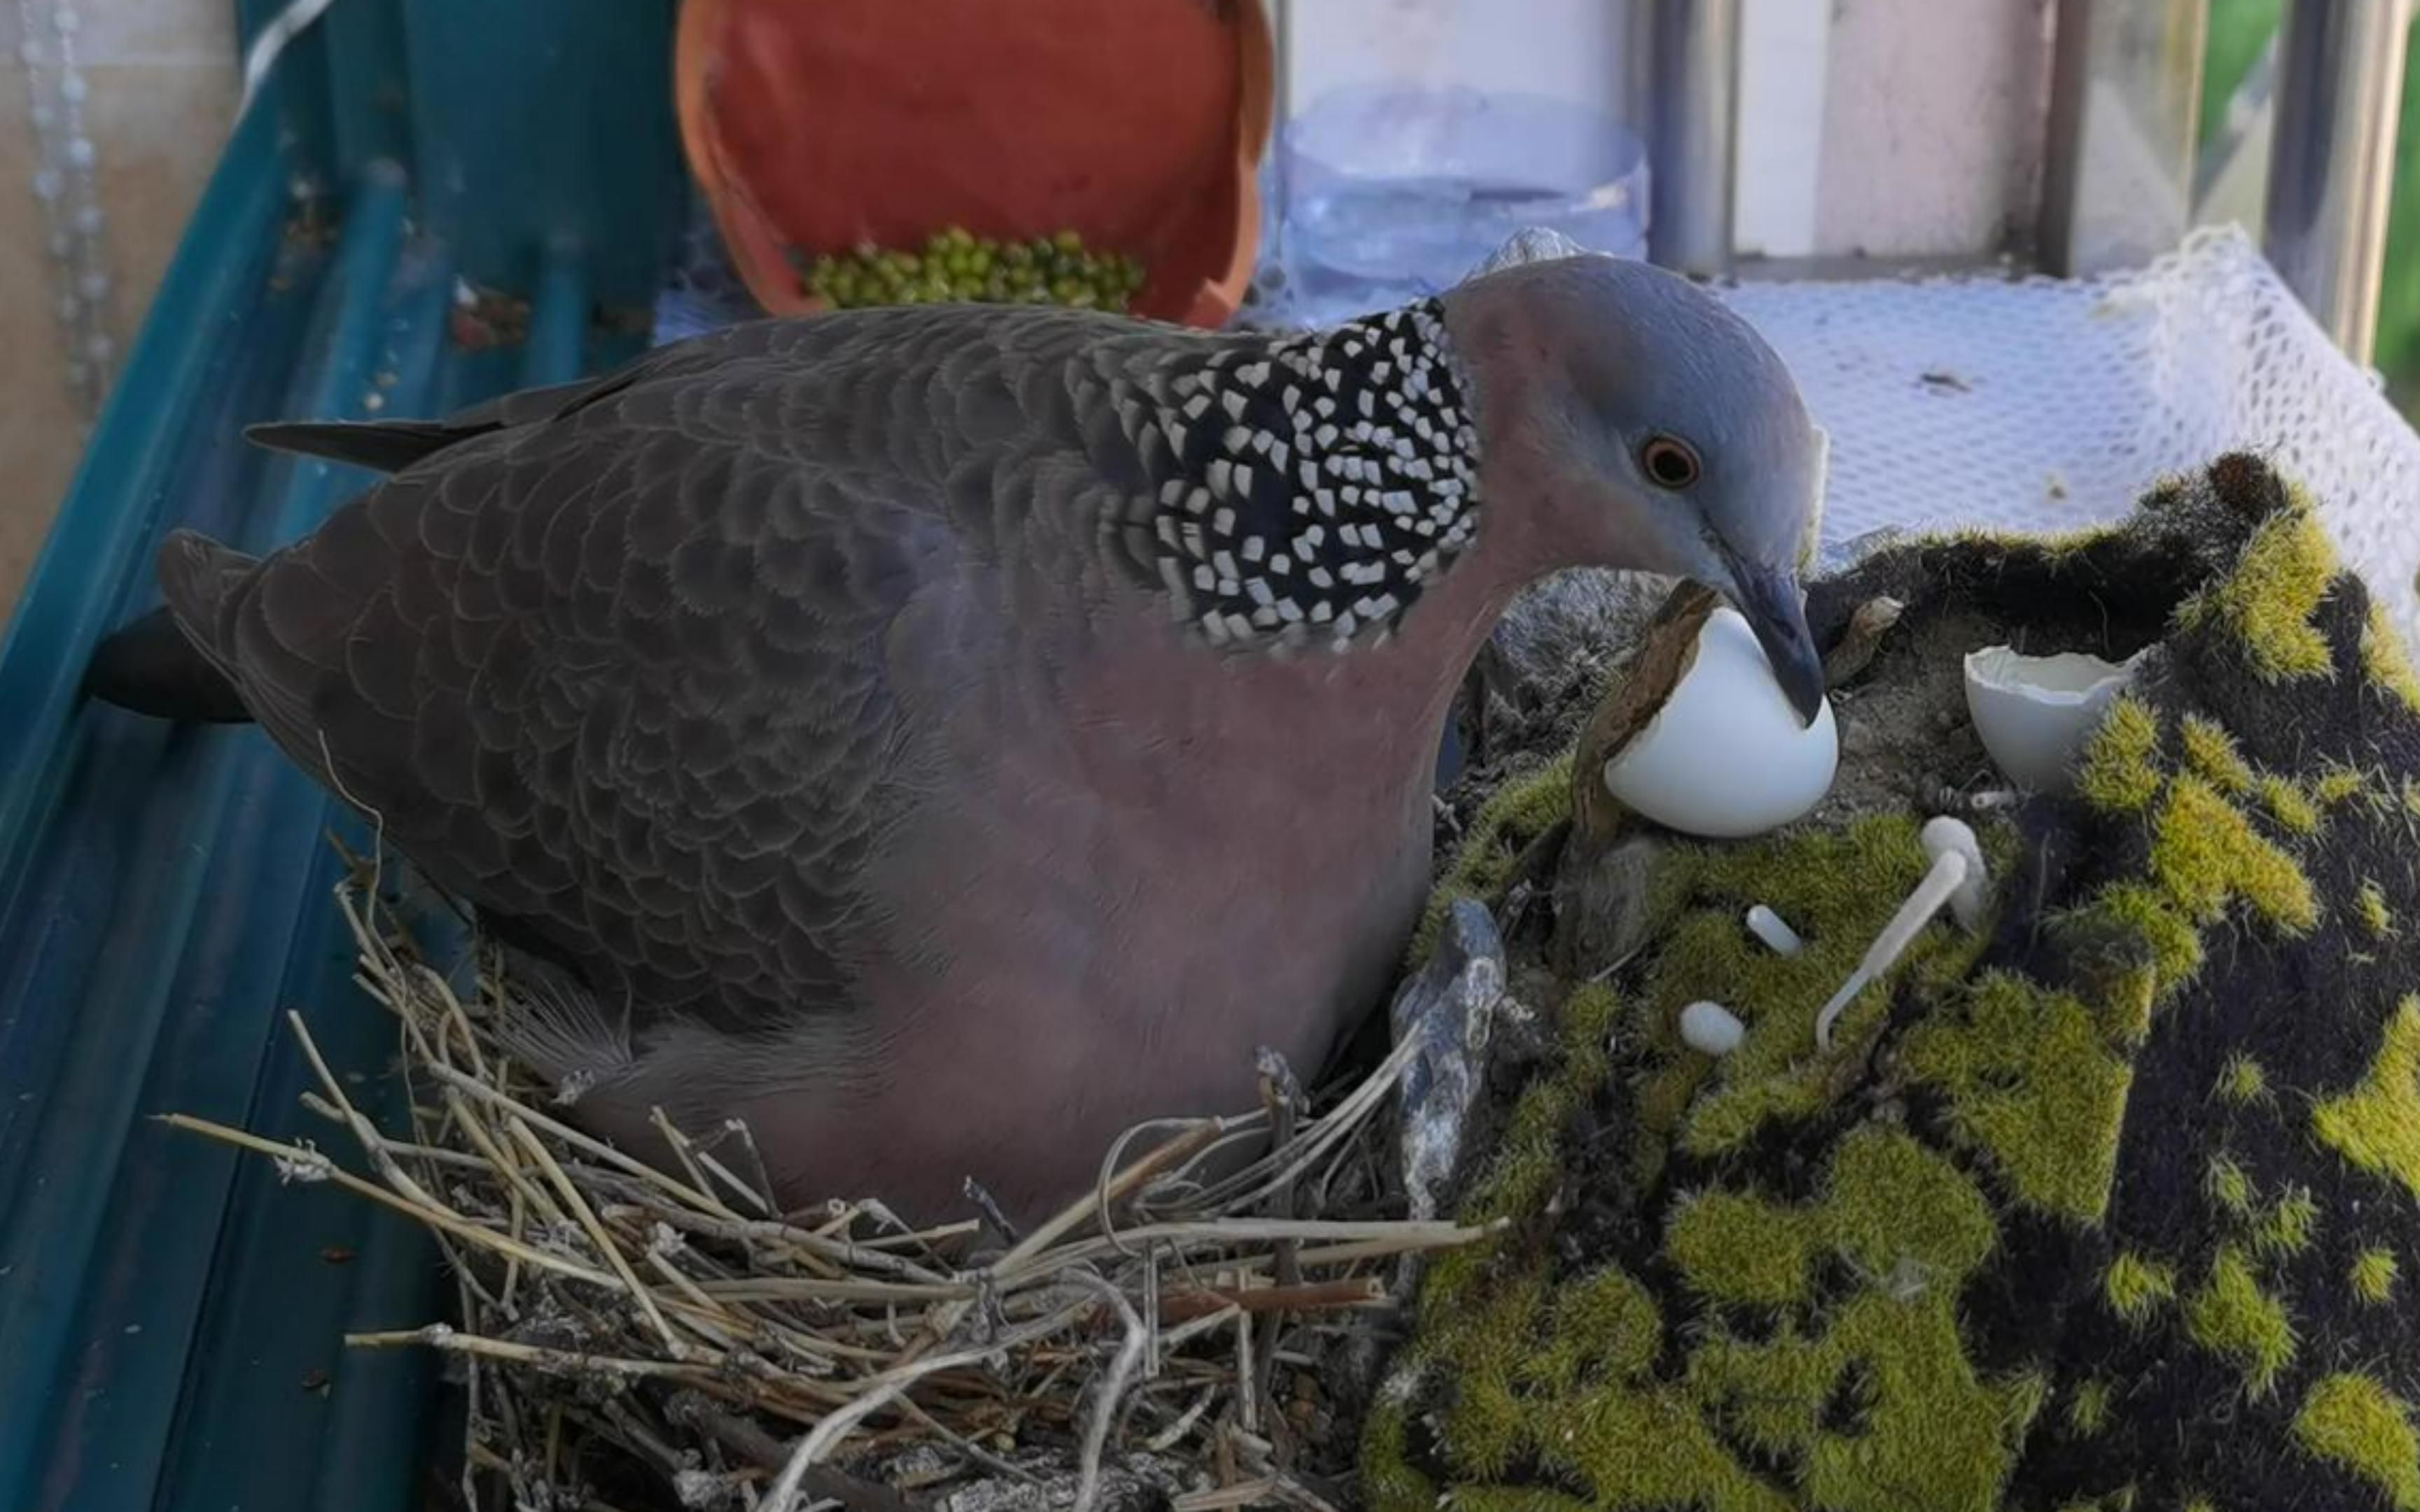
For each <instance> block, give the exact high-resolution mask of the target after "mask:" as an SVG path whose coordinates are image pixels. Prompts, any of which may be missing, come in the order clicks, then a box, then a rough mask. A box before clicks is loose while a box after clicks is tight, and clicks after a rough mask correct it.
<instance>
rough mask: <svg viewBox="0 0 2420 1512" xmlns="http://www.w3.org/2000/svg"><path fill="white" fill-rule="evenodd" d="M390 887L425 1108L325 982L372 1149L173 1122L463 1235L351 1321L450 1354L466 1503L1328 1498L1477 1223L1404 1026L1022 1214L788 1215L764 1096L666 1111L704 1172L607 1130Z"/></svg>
mask: <svg viewBox="0 0 2420 1512" xmlns="http://www.w3.org/2000/svg"><path fill="white" fill-rule="evenodd" d="M378 897H379V894H378V891H377V887H376V879H375V877H373V876H372V875H370V874H368V872H366V871H365V870H364V869H361V868H356V870H355V872H354V874H353V876H352V877H351V878H350V879H349V880H348V881H347V882H346V883H345V884H344V885H343V886H341V887H339V888H338V889H337V902H338V905H339V907H341V908H342V910H343V912H344V916H345V918H347V919H348V920H349V922H350V924H351V926H352V930H353V934H354V938H355V940H356V941H357V943H358V946H359V952H360V971H359V975H358V978H357V980H359V982H360V984H361V985H362V987H363V988H364V989H365V992H366V993H367V994H368V995H369V996H370V997H371V998H373V999H374V1000H375V1001H376V1002H377V1003H378V1004H379V1005H380V1007H382V1008H383V1009H384V1010H385V1011H388V1012H390V1013H392V1014H393V1015H394V1017H395V1019H396V1024H397V1026H398V1028H399V1032H400V1040H401V1057H400V1072H399V1073H400V1074H401V1075H402V1076H404V1077H405V1078H407V1081H408V1086H409V1089H410V1092H411V1097H410V1104H411V1127H410V1128H409V1129H408V1130H387V1129H381V1128H380V1127H379V1126H378V1125H377V1124H376V1122H375V1121H374V1120H372V1119H369V1118H367V1117H365V1115H364V1114H363V1113H362V1112H361V1111H360V1110H359V1108H358V1107H357V1106H356V1104H355V1103H354V1102H353V1101H352V1100H351V1099H349V1097H348V1096H347V1092H346V1083H345V1081H344V1080H343V1079H342V1078H340V1077H339V1076H338V1075H336V1074H334V1072H332V1070H331V1068H330V1067H329V1066H328V1065H327V1063H326V1062H325V1060H324V1059H323V1058H322V1057H321V1056H320V1054H319V1051H318V1047H317V1046H316V1045H314V1044H313V1042H312V1040H311V1035H310V1031H309V1029H308V1028H307V1026H305V1025H304V1023H303V1021H302V1017H301V1016H300V1015H289V1020H290V1023H291V1026H292V1028H293V1031H294V1032H295V1034H296V1035H298V1036H299V1037H300V1039H301V1041H302V1048H303V1050H304V1051H305V1053H306V1055H307V1056H308V1057H309V1058H310V1062H311V1065H312V1067H313V1069H314V1071H315V1072H317V1073H318V1082H319V1090H318V1092H317V1093H316V1094H309V1095H306V1098H305V1103H306V1104H307V1105H308V1106H309V1107H310V1108H311V1109H312V1111H314V1112H315V1113H317V1114H318V1115H319V1116H321V1117H324V1118H326V1119H329V1120H330V1121H331V1122H333V1123H335V1124H337V1125H340V1126H342V1128H343V1129H344V1130H345V1131H346V1132H347V1133H348V1134H349V1135H350V1136H351V1139H352V1141H353V1142H354V1143H355V1144H356V1145H357V1147H358V1150H359V1156H360V1159H359V1162H358V1163H357V1164H358V1165H359V1166H360V1169H358V1170H356V1169H352V1168H349V1166H348V1165H347V1164H343V1163H339V1162H338V1161H337V1160H336V1159H334V1158H333V1157H332V1156H330V1155H328V1154H326V1153H324V1152H322V1151H320V1150H318V1149H315V1148H312V1147H311V1146H310V1145H309V1144H307V1143H291V1144H288V1143H282V1142H279V1141H275V1140H271V1139H264V1138H261V1137H258V1136H256V1135H254V1134H248V1133H245V1132H243V1131H241V1130H238V1129H231V1128H227V1127H225V1126H222V1125H216V1124H211V1123H208V1122H205V1121H203V1120H199V1119H189V1118H183V1117H178V1118H174V1119H171V1120H170V1121H171V1122H174V1123H177V1124H178V1125H180V1126H182V1127H184V1128H186V1129H188V1130H192V1131H194V1132H197V1133H200V1134H207V1135H209V1136H211V1137H213V1138H217V1139H220V1140H223V1141H225V1142H226V1143H228V1144H231V1145H235V1146H239V1147H240V1148H243V1149H248V1150H251V1151H253V1152H255V1153H256V1154H259V1155H263V1156H266V1157H268V1158H270V1159H272V1160H274V1161H276V1162H277V1163H278V1164H279V1166H280V1168H281V1171H282V1172H283V1173H284V1174H285V1176H286V1177H287V1179H289V1180H309V1181H329V1182H334V1183H336V1184H338V1185H340V1186H342V1187H344V1188H345V1189H346V1190H348V1191H349V1192H352V1193H355V1194H358V1195H359V1196H362V1197H363V1198H365V1199H366V1200H369V1201H373V1202H376V1203H379V1204H380V1205H381V1206H384V1207H386V1208H389V1209H391V1210H393V1211H396V1212H397V1213H400V1214H402V1215H404V1216H406V1217H408V1218H411V1219H412V1220H413V1221H415V1222H417V1223H419V1224H421V1225H423V1226H425V1227H427V1230H428V1231H429V1232H430V1233H431V1234H432V1235H433V1236H434V1237H435V1238H436V1239H437V1241H438V1242H439V1243H440V1244H441V1245H442V1249H443V1251H444V1253H445V1255H446V1257H447V1258H448V1260H449V1261H450V1264H451V1269H452V1273H453V1275H454V1278H455V1279H456V1281H457V1282H458V1292H459V1305H458V1315H457V1316H456V1317H454V1318H452V1319H443V1320H437V1319H432V1320H430V1321H429V1322H428V1324H427V1326H425V1327H422V1328H418V1329H414V1330H410V1331H405V1332H397V1333H384V1334H374V1335H351V1336H349V1338H348V1341H347V1342H348V1344H349V1345H350V1346H353V1347H358V1348H365V1349H387V1348H425V1349H430V1350H441V1351H442V1352H443V1353H444V1354H445V1355H447V1356H448V1357H449V1359H450V1362H451V1364H452V1366H453V1368H452V1370H451V1372H450V1374H451V1376H452V1379H453V1380H454V1381H458V1383H459V1385H460V1387H461V1389H462V1390H463V1391H464V1393H465V1394H466V1405H467V1408H468V1431H467V1439H466V1443H465V1444H464V1459H463V1467H462V1481H461V1484H462V1488H463V1495H464V1497H465V1499H466V1503H467V1504H468V1505H469V1506H470V1507H473V1508H484V1507H491V1506H493V1507H512V1508H521V1507H546V1508H559V1507H591V1508H606V1509H615V1512H639V1509H640V1508H643V1507H647V1506H658V1505H659V1506H667V1507H682V1508H689V1509H697V1512H709V1509H717V1508H725V1507H728V1508H747V1509H753V1512H793V1509H796V1508H802V1507H806V1506H809V1505H814V1504H827V1505H828V1504H831V1503H833V1502H838V1503H841V1504H845V1505H847V1506H851V1507H867V1508H891V1509H898V1508H906V1507H910V1506H921V1507H932V1508H949V1509H954V1512H972V1509H974V1508H979V1507H980V1508H990V1507H1001V1506H1013V1505H1032V1506H1075V1507H1079V1508H1085V1507H1094V1506H1109V1505H1112V1504H1120V1503H1132V1502H1136V1501H1138V1500H1140V1501H1147V1502H1151V1503H1158V1502H1162V1501H1165V1502H1167V1503H1168V1504H1171V1505H1172V1506H1173V1507H1175V1508H1176V1509H1178V1512H1208V1509H1211V1508H1220V1507H1242V1506H1250V1505H1296V1506H1319V1505H1323V1504H1333V1503H1335V1502H1336V1501H1337V1500H1339V1499H1340V1497H1341V1496H1342V1495H1343V1494H1345V1493H1344V1492H1343V1490H1342V1484H1341V1480H1340V1477H1341V1476H1342V1475H1343V1474H1345V1473H1348V1471H1349V1466H1350V1462H1351V1454H1352V1437H1353V1434H1352V1427H1353V1423H1352V1419H1353V1418H1354V1417H1355V1416H1357V1404H1356V1403H1355V1402H1353V1401H1352V1400H1350V1399H1349V1393H1350V1391H1351V1389H1352V1388H1349V1387H1348V1388H1345V1393H1346V1395H1345V1396H1340V1387H1339V1383H1340V1382H1341V1381H1355V1380H1357V1381H1360V1382H1361V1383H1362V1385H1363V1387H1365V1388H1366V1385H1367V1382H1368V1381H1369V1380H1370V1379H1371V1374H1372V1371H1373V1369H1374V1367H1375V1364H1376V1361H1377V1358H1378V1356H1379V1354H1380V1353H1381V1352H1382V1345H1383V1342H1384V1340H1385V1339H1386V1337H1388V1335H1389V1334H1390V1333H1391V1329H1390V1323H1389V1319H1390V1315H1391V1313H1392V1312H1393V1310H1394V1309H1395V1308H1397V1307H1398V1306H1399V1305H1400V1304H1401V1302H1402V1299H1403V1291H1404V1280H1405V1277H1406V1276H1407V1275H1408V1274H1409V1273H1410V1271H1411V1269H1412V1265H1411V1263H1410V1262H1411V1261H1412V1259H1413V1258H1414V1257H1418V1256H1420V1255H1423V1254H1427V1253H1433V1252H1435V1251H1436V1250H1439V1249H1442V1248H1446V1247H1450V1246H1454V1245H1459V1244H1463V1243H1466V1242H1471V1241H1473V1240H1475V1239H1477V1238H1479V1237H1481V1231H1479V1230H1473V1229H1466V1228H1462V1227H1455V1226H1453V1225H1450V1224H1443V1223H1422V1222H1412V1221H1408V1220H1405V1219H1404V1218H1402V1217H1401V1216H1400V1214H1401V1213H1402V1212H1403V1211H1404V1206H1403V1203H1402V1200H1401V1197H1400V1195H1399V1194H1400V1188H1401V1180H1400V1177H1399V1175H1398V1174H1397V1173H1398V1170H1399V1165H1398V1162H1397V1158H1396V1155H1395V1152H1394V1150H1393V1148H1392V1141H1391V1139H1389V1138H1388V1134H1387V1125H1388V1121H1389V1120H1388V1119H1383V1118H1381V1117H1378V1115H1379V1113H1380V1110H1381V1109H1382V1107H1383V1106H1384V1105H1385V1104H1386V1103H1387V1102H1388V1094H1389V1092H1390V1091H1391V1090H1392V1089H1393V1088H1394V1087H1395V1085H1396V1083H1397V1081H1398V1080H1399V1079H1400V1077H1401V1076H1402V1074H1403V1072H1404V1066H1405V1064H1406V1063H1407V1059H1408V1053H1409V1047H1408V1045H1406V1046H1405V1047H1404V1048H1399V1049H1398V1050H1397V1051H1396V1052H1394V1053H1393V1054H1392V1055H1391V1056H1389V1057H1388V1059H1387V1060H1386V1061H1385V1062H1383V1063H1382V1064H1380V1065H1379V1066H1378V1067H1377V1068H1376V1069H1375V1070H1374V1071H1373V1072H1370V1073H1369V1074H1368V1075H1367V1076H1366V1077H1363V1078H1361V1079H1360V1080H1358V1081H1357V1082H1356V1083H1354V1084H1352V1085H1350V1086H1348V1087H1346V1088H1342V1089H1340V1090H1339V1091H1338V1092H1337V1093H1336V1094H1334V1095H1331V1096H1327V1097H1324V1098H1318V1099H1306V1098H1305V1097H1304V1096H1303V1095H1302V1094H1301V1092H1300V1090H1299V1088H1296V1087H1295V1085H1294V1083H1293V1078H1292V1076H1291V1074H1290V1073H1289V1072H1287V1070H1286V1068H1284V1066H1283V1065H1282V1064H1281V1063H1279V1062H1277V1061H1275V1060H1274V1058H1268V1059H1265V1060H1264V1065H1263V1067H1262V1071H1263V1077H1262V1081H1263V1086H1264V1092H1265V1099H1264V1105H1263V1106H1262V1107H1260V1108H1258V1109H1252V1110H1248V1111H1245V1112H1242V1113H1240V1114H1238V1115H1237V1116H1234V1117H1232V1118H1218V1119H1168V1120H1165V1121H1162V1122H1159V1123H1156V1124H1153V1125H1150V1126H1147V1127H1145V1128H1143V1129H1140V1130H1137V1131H1135V1132H1133V1133H1131V1134H1129V1135H1128V1136H1127V1137H1126V1138H1125V1140H1123V1141H1121V1143H1120V1145H1119V1146H1118V1147H1117V1148H1116V1149H1111V1150H1109V1151H1107V1152H1105V1159H1104V1163H1103V1177H1102V1180H1101V1183H1100V1185H1099V1188H1098V1189H1097V1191H1096V1192H1095V1193H1094V1195H1093V1196H1091V1197H1089V1198H1087V1199H1086V1200H1084V1201H1081V1202H1079V1203H1078V1204H1076V1205H1074V1206H1072V1207H1070V1208H1069V1209H1068V1210H1067V1211H1064V1212H1063V1213H1061V1214H1060V1215H1059V1216H1058V1217H1057V1218H1055V1219H1053V1220H1052V1221H1051V1222H1049V1223H1047V1224H1045V1225H1043V1226H1042V1227H1039V1228H1036V1229H1034V1230H1033V1231H1032V1232H1030V1233H1024V1234H1011V1233H1008V1232H1006V1231H1005V1230H1004V1227H1003V1226H1001V1224H1000V1223H999V1221H998V1219H997V1217H996V1216H995V1217H989V1218H987V1217H985V1216H984V1205H983V1203H982V1200H981V1195H980V1193H975V1192H970V1217H969V1218H968V1219H967V1220H966V1221H964V1222H960V1223H954V1224H951V1225H948V1226H946V1227H937V1228H926V1229H922V1230H919V1229H913V1228H910V1227H908V1226H907V1225H906V1224H904V1223H901V1222H899V1221H897V1220H896V1219H894V1218H892V1216H891V1215H890V1214H889V1213H888V1212H887V1211H885V1210H884V1208H883V1207H882V1206H881V1204H880V1203H879V1202H876V1201H864V1202H857V1203H850V1204H833V1205H830V1206H828V1207H825V1208H822V1209H818V1210H815V1211H809V1212H803V1213H801V1212H783V1211H778V1209H777V1208H776V1206H775V1204H774V1202H773V1201H772V1199H771V1198H770V1196H768V1187H767V1185H766V1183H765V1181H764V1179H763V1176H762V1174H761V1171H760V1169H759V1167H758V1165H757V1164H756V1162H755V1160H754V1158H753V1150H752V1146H751V1145H750V1143H749V1141H748V1138H747V1135H746V1132H745V1130H744V1129H741V1128H738V1127H737V1126H736V1125H735V1126H733V1127H730V1128H725V1129H721V1130H711V1131H697V1130H675V1129H673V1128H671V1127H670V1125H669V1124H668V1123H666V1122H664V1120H663V1119H662V1118H661V1116H660V1115H659V1118H658V1126H659V1129H661V1130H662V1131H663V1132H664V1133H665V1134H666V1135H667V1137H668V1141H669V1142H670V1143H671V1145H672V1146H673V1148H674V1149H675V1151H676V1152H677V1155H678V1167H679V1168H678V1169H677V1170H676V1171H667V1170H659V1169H657V1168H655V1167H653V1166H651V1165H646V1164H644V1163H642V1162H640V1161H638V1160H636V1159H633V1158H631V1157H630V1156H628V1155H625V1154H623V1153H622V1152H621V1151H619V1150H616V1149H613V1148H612V1147H610V1146H609V1145H606V1144H604V1143H601V1142H599V1141H598V1140H596V1139H594V1138H591V1137H589V1136H588V1135H586V1134H582V1132H580V1131H579V1130H578V1129H577V1128H576V1127H575V1126H574V1125H573V1124H572V1123H570V1122H568V1121H566V1118H565V1117H564V1113H565V1109H564V1108H563V1106H562V1104H561V1103H559V1102H558V1101H557V1098H556V1093H555V1090H554V1089H553V1088H549V1087H547V1086H546V1085H544V1084H543V1083H542V1082H541V1081H540V1080H539V1079H538V1078H536V1077H535V1076H534V1075H533V1074H531V1073H530V1072H527V1071H526V1070H524V1069H523V1068H521V1067H520V1066H518V1065H516V1064H515V1063H514V1062H513V1061H512V1059H511V1058H510V1057H508V1056H506V1055H505V1054H504V1052H503V1051H502V1049H501V1048H500V1037H499V1035H498V1032H497V1030H498V1026H499V1018H500V1015H502V1014H504V1013H505V1012H508V1011H511V1009H510V998H509V993H510V990H511V989H510V987H509V984H508V983H506V982H505V981H504V980H501V979H500V976H499V974H498V972H497V971H496V970H495V969H494V964H495V963H494V962H493V961H492V959H490V958H489V957H488V956H487V955H486V953H485V952H475V951H474V952H473V957H472V959H471V960H469V961H467V962H466V963H465V969H464V970H462V971H461V972H460V973H459V974H458V976H459V979H460V980H459V981H458V980H450V979H449V977H448V975H447V974H446V973H444V972H442V971H441V970H439V969H437V967H436V966H435V965H434V964H432V963H431V961H430V960H429V959H428V958H427V955H426V954H425V953H424V952H423V951H422V950H421V949H419V948H418V947H417V946H416V945H415V944H414V942H413V941H412V939H411V937H410V935H409V934H408V933H407V932H404V931H402V930H399V929H396V928H393V927H391V925H390V924H389V922H388V920H387V919H386V918H382V917H381V915H380V911H379V908H378V903H377V900H378ZM868 1136H869V1137H879V1131H870V1132H869V1134H868ZM1247 1144H1249V1146H1250V1147H1251V1148H1249V1149H1238V1147H1239V1146H1243V1145H1247ZM1238 1155H1241V1156H1243V1157H1244V1159H1245V1163H1244V1164H1243V1165H1241V1167H1240V1169H1238V1168H1237V1166H1236V1162H1235V1157H1236V1156H1238ZM1221 1156H1223V1157H1226V1158H1224V1159H1223V1160H1221V1159H1218V1157H1221ZM1213 1168H1215V1169H1217V1170H1218V1171H1219V1172H1221V1173H1225V1172H1230V1171H1232V1172H1233V1174H1220V1175H1219V1176H1218V1177H1217V1179H1215V1180H1214V1179H1212V1178H1211V1177H1210V1176H1208V1175H1205V1174H1204V1173H1205V1171H1207V1170H1210V1169H1213ZM1138 1493H1140V1495H1139V1494H1138Z"/></svg>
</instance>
